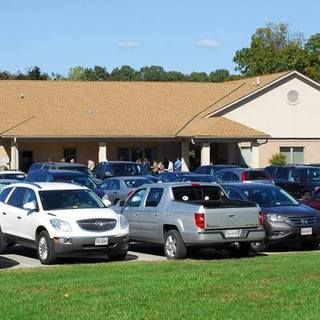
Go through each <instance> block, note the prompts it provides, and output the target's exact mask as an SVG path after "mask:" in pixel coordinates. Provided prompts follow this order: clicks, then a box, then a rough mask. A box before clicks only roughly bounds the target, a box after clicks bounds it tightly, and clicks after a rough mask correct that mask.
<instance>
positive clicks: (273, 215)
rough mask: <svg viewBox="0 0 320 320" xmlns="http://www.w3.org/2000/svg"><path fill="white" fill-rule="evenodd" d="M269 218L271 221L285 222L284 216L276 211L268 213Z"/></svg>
mask: <svg viewBox="0 0 320 320" xmlns="http://www.w3.org/2000/svg"><path fill="white" fill-rule="evenodd" d="M267 219H268V220H269V221H271V222H284V221H285V220H284V218H283V217H282V216H280V215H278V214H276V213H268V214H267Z"/></svg>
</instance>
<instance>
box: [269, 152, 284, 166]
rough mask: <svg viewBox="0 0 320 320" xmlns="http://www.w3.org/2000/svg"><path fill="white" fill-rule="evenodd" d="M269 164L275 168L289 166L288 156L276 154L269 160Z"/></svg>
mask: <svg viewBox="0 0 320 320" xmlns="http://www.w3.org/2000/svg"><path fill="white" fill-rule="evenodd" d="M269 163H270V164H271V165H273V166H284V165H285V164H287V159H286V156H285V155H284V154H282V153H275V154H273V155H272V156H271V159H269Z"/></svg>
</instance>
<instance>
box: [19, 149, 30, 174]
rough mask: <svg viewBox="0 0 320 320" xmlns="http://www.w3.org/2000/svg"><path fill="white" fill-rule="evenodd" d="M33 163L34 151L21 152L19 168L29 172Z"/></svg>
mask: <svg viewBox="0 0 320 320" xmlns="http://www.w3.org/2000/svg"><path fill="white" fill-rule="evenodd" d="M32 163H33V151H20V152H19V168H20V170H22V171H23V172H28V170H29V168H30V166H31V165H32Z"/></svg>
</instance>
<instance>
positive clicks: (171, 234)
mask: <svg viewBox="0 0 320 320" xmlns="http://www.w3.org/2000/svg"><path fill="white" fill-rule="evenodd" d="M164 253H165V255H166V257H167V259H169V260H175V259H184V258H185V257H186V256H187V248H186V246H185V244H184V242H183V240H182V238H181V235H180V233H179V231H177V230H174V229H172V230H169V231H168V232H167V233H165V237H164Z"/></svg>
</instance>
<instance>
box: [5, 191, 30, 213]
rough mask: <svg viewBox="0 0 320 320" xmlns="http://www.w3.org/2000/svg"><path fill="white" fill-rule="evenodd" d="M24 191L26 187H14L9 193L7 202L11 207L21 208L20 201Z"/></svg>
mask: <svg viewBox="0 0 320 320" xmlns="http://www.w3.org/2000/svg"><path fill="white" fill-rule="evenodd" d="M26 191H27V189H26V188H16V189H15V190H14V191H13V193H12V194H11V196H10V198H9V200H8V204H9V205H10V206H13V207H17V208H22V201H23V198H24V196H25V193H26Z"/></svg>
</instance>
